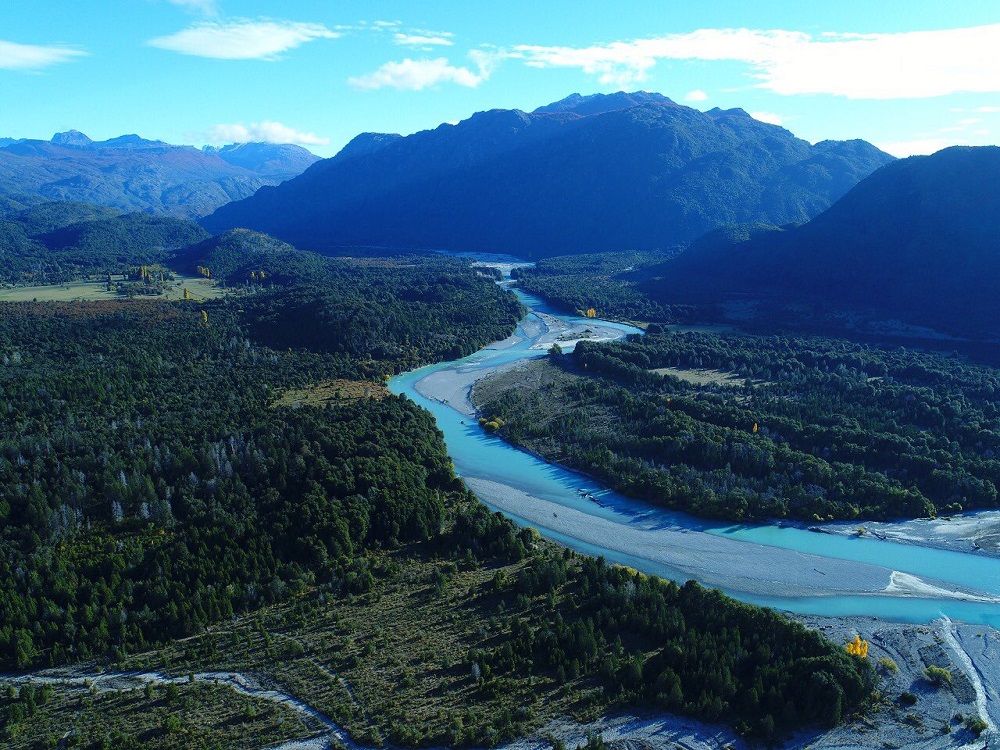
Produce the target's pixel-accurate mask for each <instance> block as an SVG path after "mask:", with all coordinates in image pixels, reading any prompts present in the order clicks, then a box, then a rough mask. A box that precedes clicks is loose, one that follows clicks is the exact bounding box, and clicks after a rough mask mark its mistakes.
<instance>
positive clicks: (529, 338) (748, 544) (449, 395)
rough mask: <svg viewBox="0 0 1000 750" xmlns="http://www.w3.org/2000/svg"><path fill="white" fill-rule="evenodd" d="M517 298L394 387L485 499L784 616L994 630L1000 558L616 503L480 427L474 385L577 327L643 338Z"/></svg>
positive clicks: (559, 534)
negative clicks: (471, 347)
mask: <svg viewBox="0 0 1000 750" xmlns="http://www.w3.org/2000/svg"><path fill="white" fill-rule="evenodd" d="M517 294H518V296H519V297H520V298H521V300H522V302H524V304H525V305H526V306H527V307H528V308H529V309H530V310H531V312H530V313H529V314H528V316H527V317H526V318H525V319H524V320H522V322H521V324H520V325H519V326H518V330H517V332H516V333H515V334H514V336H512V337H511V338H510V339H507V340H506V341H504V342H498V343H497V344H493V345H491V346H489V347H486V348H485V349H482V350H480V351H478V352H476V353H475V354H472V355H471V356H469V357H465V358H463V359H460V360H456V361H452V362H444V363H441V364H437V365H432V366H429V367H424V368H421V369H419V370H414V371H411V372H409V373H404V374H402V375H399V376H397V377H395V378H393V379H392V380H391V381H390V383H389V387H390V389H391V390H392V391H393V392H394V393H399V394H405V395H406V396H407V397H409V398H411V399H412V400H414V401H415V402H416V403H418V404H419V405H421V406H423V407H424V408H426V409H428V410H430V411H431V412H432V413H433V414H434V416H435V417H436V419H437V423H438V427H439V428H440V429H441V431H442V432H443V433H444V436H445V441H446V443H447V445H448V450H449V453H450V455H451V456H452V459H453V460H454V463H455V470H456V472H457V474H458V475H459V476H461V477H462V478H463V480H464V481H465V482H466V484H467V485H468V486H469V487H470V489H472V490H473V491H474V492H476V494H477V495H478V496H479V497H480V499H482V500H483V502H485V503H486V504H487V505H488V506H490V507H491V508H493V509H494V510H500V511H502V512H504V513H505V514H506V515H508V516H509V517H511V518H512V519H513V520H515V521H516V522H517V523H519V524H522V525H528V526H532V527H534V528H536V529H538V530H539V532H540V533H542V534H543V535H544V536H546V537H548V538H550V539H553V540H555V541H558V542H560V543H563V544H566V545H568V546H570V547H572V548H574V549H576V550H578V551H580V552H584V553H588V554H594V555H604V556H605V557H606V558H607V559H608V560H611V561H614V562H617V563H620V564H624V565H629V566H631V567H634V568H636V569H638V570H641V571H644V572H647V573H652V574H656V575H660V576H663V577H666V578H670V579H672V580H676V581H679V582H683V581H686V580H689V579H695V580H698V581H700V582H701V583H703V584H705V585H708V586H713V587H717V588H720V589H722V590H723V591H725V592H726V593H727V594H729V595H731V596H734V597H736V598H738V599H742V600H744V601H748V602H753V603H756V604H762V605H766V606H771V607H775V608H777V609H781V610H785V611H789V612H795V613H800V614H809V615H837V616H843V615H874V616H878V617H881V618H884V619H892V620H900V621H906V622H930V621H931V620H933V619H936V618H939V617H941V616H948V617H951V618H953V619H955V620H961V621H964V622H969V623H981V624H985V625H991V626H993V627H1000V559H998V558H995V557H990V556H987V555H984V554H982V553H978V554H976V553H963V552H958V551H952V550H943V549H931V548H927V547H922V546H915V545H909V544H901V543H897V542H893V541H886V540H879V539H875V538H872V537H870V536H869V537H863V538H861V537H855V536H849V535H845V534H823V533H815V532H811V531H808V530H806V529H804V528H796V527H780V526H747V525H739V526H734V525H732V524H724V523H718V522H711V521H705V520H701V519H697V518H693V517H690V516H686V515H684V514H681V513H676V512H672V511H667V510H664V509H662V508H659V507H656V506H653V505H650V504H648V503H645V502H642V501H638V500H634V499H631V498H627V497H624V496H622V495H620V494H618V493H615V492H613V491H611V490H609V489H607V488H606V487H601V486H600V485H598V484H597V483H596V482H594V481H593V480H590V479H585V478H582V477H581V476H580V475H579V474H576V473H574V472H571V471H568V470H565V469H563V468H561V467H558V466H554V465H552V464H549V463H547V462H545V461H544V460H542V459H539V458H536V457H534V456H531V455H529V454H527V453H525V452H522V451H519V450H517V449H515V448H512V447H511V446H509V445H507V444H506V443H504V442H503V441H502V440H500V439H499V438H497V437H494V436H491V435H487V434H486V433H485V432H484V431H483V430H482V429H481V428H480V427H479V425H478V423H477V421H476V420H475V418H474V417H472V416H471V414H470V413H469V411H468V406H467V403H466V402H465V395H466V393H467V390H468V388H469V387H470V385H471V384H472V383H473V382H474V381H475V380H477V379H479V378H481V377H484V376H486V375H488V374H489V373H490V372H493V371H496V369H497V368H501V367H509V366H511V365H512V363H516V362H517V361H519V360H525V359H530V358H533V357H542V356H545V354H546V350H547V348H548V345H549V344H550V343H551V342H552V341H558V343H559V344H560V346H561V347H562V348H563V349H564V350H568V349H571V348H572V347H573V346H574V345H575V337H576V336H577V335H579V333H580V331H584V333H583V334H582V335H583V336H584V337H588V338H595V339H597V340H602V339H605V340H606V339H610V338H616V337H617V338H620V337H623V336H625V335H626V334H628V333H635V332H638V329H635V328H632V327H631V326H626V325H621V324H617V323H608V322H604V321H594V320H588V319H585V318H579V317H576V316H572V315H567V314H565V313H562V312H559V311H557V310H554V309H552V308H551V307H549V306H548V305H547V304H545V303H544V302H543V301H542V300H540V299H538V298H536V297H532V296H530V295H526V294H523V293H522V292H520V291H518V292H517ZM584 493H586V494H584ZM587 495H589V497H587Z"/></svg>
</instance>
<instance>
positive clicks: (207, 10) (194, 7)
mask: <svg viewBox="0 0 1000 750" xmlns="http://www.w3.org/2000/svg"><path fill="white" fill-rule="evenodd" d="M167 1H168V2H169V3H170V4H171V5H179V6H180V7H181V8H184V9H185V10H190V11H194V12H195V13H201V14H202V15H206V16H215V15H218V12H219V10H218V3H217V2H216V0H167Z"/></svg>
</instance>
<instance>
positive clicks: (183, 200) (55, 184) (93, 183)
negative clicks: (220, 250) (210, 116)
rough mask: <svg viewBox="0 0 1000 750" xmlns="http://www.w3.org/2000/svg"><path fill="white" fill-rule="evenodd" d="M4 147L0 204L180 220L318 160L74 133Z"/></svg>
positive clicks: (271, 149)
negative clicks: (34, 200)
mask: <svg viewBox="0 0 1000 750" xmlns="http://www.w3.org/2000/svg"><path fill="white" fill-rule="evenodd" d="M0 143H3V144H4V145H0V198H2V197H4V196H11V197H17V198H18V199H19V200H20V198H21V197H22V196H38V197H40V198H42V199H45V200H50V201H51V200H62V201H82V202H86V203H93V204H97V205H102V206H112V207H114V208H118V209H121V210H123V211H143V212H146V213H157V214H169V215H173V216H178V217H181V218H195V217H198V216H204V215H205V214H208V213H211V212H212V211H213V210H215V209H216V208H218V207H219V206H221V205H223V204H224V203H228V202H229V201H231V200H238V199H240V198H246V197H247V196H249V195H252V194H253V193H254V191H256V190H257V189H258V188H260V187H261V186H262V185H269V184H277V183H279V182H281V181H282V180H287V179H289V178H291V177H294V176H295V175H297V174H299V173H301V172H302V171H303V170H304V169H305V168H306V167H308V166H309V165H310V164H312V163H313V162H314V161H316V160H317V157H316V156H314V155H313V154H311V153H309V152H308V151H306V150H305V149H303V148H300V147H298V146H291V145H277V144H270V143H246V144H234V145H231V146H225V147H222V148H220V149H205V150H199V149H196V148H194V147H192V146H175V145H171V144H169V143H163V142H162V141H150V140H146V139H143V138H140V137H139V136H137V135H123V136H120V137H118V138H112V139H110V140H107V141H92V140H91V139H90V138H88V137H87V136H86V135H84V134H83V133H80V132H78V131H75V130H71V131H67V132H65V133H57V134H56V135H55V136H53V138H52V140H50V141H41V140H17V141H15V140H13V139H5V140H4V141H2V142H0Z"/></svg>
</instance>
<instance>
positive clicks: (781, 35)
mask: <svg viewBox="0 0 1000 750" xmlns="http://www.w3.org/2000/svg"><path fill="white" fill-rule="evenodd" d="M998 46H1000V24H993V25H988V26H977V27H971V28H963V29H946V30H938V31H913V32H903V33H897V34H840V33H832V32H825V33H822V34H817V35H810V34H807V33H805V32H800V31H783V30H755V29H700V30H698V31H694V32H691V33H688V34H670V35H666V36H661V37H654V38H649V39H638V40H633V41H628V42H620V41H619V42H611V43H608V44H600V45H593V46H590V47H580V48H576V47H544V46H532V45H520V46H517V47H515V48H514V49H513V50H512V51H511V52H510V53H508V57H513V58H517V59H521V60H523V61H524V63H525V64H526V65H529V66H531V67H539V68H547V67H572V68H579V69H580V70H582V71H584V72H585V73H588V74H590V75H595V76H597V77H598V80H599V81H600V82H601V83H603V84H616V85H628V84H632V83H635V82H636V81H642V80H644V79H646V78H647V77H648V75H649V71H650V70H651V69H652V68H654V67H655V66H656V64H657V62H658V61H659V60H708V61H714V60H730V61H738V62H743V63H746V64H747V65H748V68H749V70H748V73H749V75H750V77H751V78H752V79H753V80H754V81H755V82H756V83H755V84H754V85H755V86H756V87H757V88H762V89H767V90H769V91H772V92H774V93H777V94H783V95H795V94H831V95H834V96H843V97H847V98H851V99H906V98H924V97H933V96H943V95H945V94H951V93H955V92H959V91H962V92H979V93H992V92H1000V55H997V54H996V53H995V50H996V49H997V47H998Z"/></svg>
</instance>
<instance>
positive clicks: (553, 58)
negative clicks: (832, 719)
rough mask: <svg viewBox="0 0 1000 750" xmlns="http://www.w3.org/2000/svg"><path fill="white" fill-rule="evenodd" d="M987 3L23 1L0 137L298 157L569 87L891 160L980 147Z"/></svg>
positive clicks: (2, 26)
mask: <svg viewBox="0 0 1000 750" xmlns="http://www.w3.org/2000/svg"><path fill="white" fill-rule="evenodd" d="M997 50H1000V3H997V2H996V0H990V1H989V2H987V1H986V0H963V2H929V1H927V0H911V1H910V2H899V1H897V0H883V1H882V2H880V3H872V2H870V0H866V2H856V1H855V0H838V2H835V3H825V4H821V5H819V6H816V5H813V4H806V3H801V2H795V3H792V2H777V1H771V2H768V1H767V0H757V1H756V2H752V3H751V2H745V0H741V1H740V2H736V1H730V0H715V2H712V3H692V2H690V1H689V0H687V1H685V2H674V1H673V0H658V1H654V0H645V1H640V2H624V3H609V2H607V1H606V0H603V1H601V2H595V1H593V0H574V1H573V2H565V1H564V0H532V1H531V2H526V1H524V0H508V1H507V2H503V3H499V2H470V1H469V0H464V1H456V0H436V1H435V2H433V3H431V2H414V1H413V0H410V1H409V2H379V1H373V2H365V3H358V2H350V1H348V0H322V1H321V0H291V1H290V2H283V3H278V2H273V1H270V0H88V2H85V3H71V2H67V1H66V0H32V1H31V2H24V3H10V4H9V7H7V8H5V11H4V14H3V20H2V21H0V97H2V102H3V106H2V108H0V136H9V137H16V138H49V137H51V135H52V134H53V133H55V132H57V131H62V130H67V129H70V128H76V129H78V130H82V131H83V132H85V133H87V134H88V135H90V136H91V137H92V138H95V139H104V138H110V137H113V136H116V135H120V134H123V133H138V134H139V135H142V136H144V137H147V138H157V139H161V140H165V141H168V142H171V143H192V144H196V145H203V144H206V143H213V144H221V143H229V142H233V141H243V140H274V141H280V142H296V143H300V144H302V145H304V146H306V147H307V148H309V149H310V150H312V151H314V152H315V153H318V154H320V155H323V156H329V155H332V154H333V153H336V151H337V150H339V149H340V147H342V146H343V145H344V144H345V143H346V142H347V141H349V140H350V139H351V138H352V137H353V136H354V135H356V134H357V133H360V132H363V131H382V132H399V133H404V134H405V133H411V132H414V131H417V130H422V129H426V128H432V127H435V126H436V125H438V124H439V123H441V122H454V121H457V120H460V119H464V118H466V117H468V116H469V115H470V114H472V113H473V112H476V111H479V110H484V109H491V108H494V107H504V108H511V107H517V108H521V109H528V110H530V109H533V108H535V107H537V106H540V105H542V104H546V103H548V102H551V101H555V100H557V99H561V98H563V97H564V96H566V95H568V94H570V93H573V92H579V93H584V94H587V93H595V92H610V91H617V90H620V89H625V90H638V89H643V90H646V91H657V92H660V93H662V94H665V95H666V96H669V97H670V98H672V99H674V100H675V101H677V102H680V103H684V104H687V105H689V106H693V107H696V108H698V109H702V110H705V109H711V108H712V107H722V108H724V109H725V108H730V107H742V108H743V109H745V110H747V111H748V112H750V113H752V114H754V116H756V117H758V118H759V119H764V120H767V121H771V122H775V123H778V124H781V125H783V126H785V127H787V128H788V129H789V130H791V131H792V132H794V133H795V134H796V135H799V136H800V137H802V138H806V139H807V140H809V141H813V142H815V141H819V140H823V139H827V138H835V139H847V138H864V139H865V140H868V141H871V142H873V143H875V144H876V145H878V146H880V147H882V148H884V149H886V150H887V151H890V152H891V153H894V154H896V155H900V156H904V155H907V154H911V153H930V152H932V151H934V150H937V149H938V148H942V147H944V146H947V145H953V144H969V145H986V144H995V143H997V142H998V141H1000V53H998V52H997Z"/></svg>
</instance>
